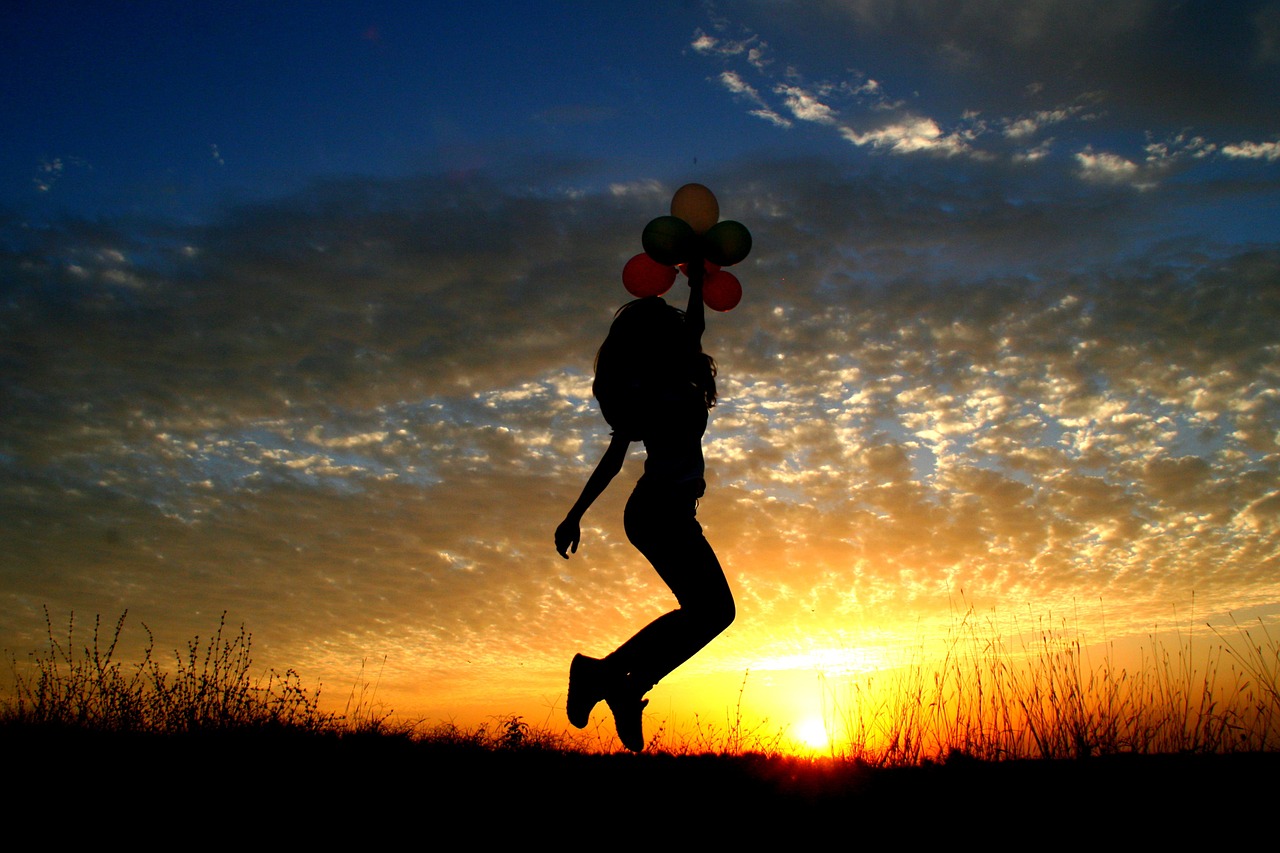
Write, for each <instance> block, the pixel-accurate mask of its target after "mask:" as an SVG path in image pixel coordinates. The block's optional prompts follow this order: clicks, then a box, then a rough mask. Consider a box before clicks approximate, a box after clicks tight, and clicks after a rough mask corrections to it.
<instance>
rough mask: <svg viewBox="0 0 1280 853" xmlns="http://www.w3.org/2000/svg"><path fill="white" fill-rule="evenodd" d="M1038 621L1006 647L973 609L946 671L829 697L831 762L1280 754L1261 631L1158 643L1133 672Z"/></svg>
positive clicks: (1273, 688)
mask: <svg viewBox="0 0 1280 853" xmlns="http://www.w3.org/2000/svg"><path fill="white" fill-rule="evenodd" d="M1033 621H1036V622H1037V624H1036V627H1035V629H1034V630H1031V631H1028V632H1023V631H1021V630H1019V629H1017V627H1016V625H1015V633H1016V635H1017V639H1016V642H1015V641H1012V640H1010V639H1006V637H1005V634H1004V633H1003V632H1002V631H1001V629H1000V628H999V627H998V626H997V625H996V623H995V620H994V618H988V619H985V620H981V619H978V618H977V616H976V614H975V612H974V610H973V609H969V610H968V611H967V612H966V613H964V615H963V616H962V617H960V619H959V621H958V622H957V623H956V624H955V625H953V627H952V628H951V629H950V633H949V637H948V639H947V642H946V644H945V652H944V654H943V655H942V656H941V659H940V660H939V659H937V658H935V659H934V661H929V660H924V659H918V660H915V661H913V662H911V663H909V664H908V665H906V666H903V667H900V668H897V669H896V670H893V671H891V672H888V673H884V674H873V675H869V676H865V677H863V678H861V679H859V680H856V681H852V682H848V683H845V684H843V685H840V686H837V687H831V688H829V689H827V690H826V691H825V694H824V699H825V700H826V701H827V703H828V707H827V709H826V717H827V721H828V726H829V727H831V728H837V729H839V730H840V731H841V732H842V734H843V743H841V744H837V745H835V746H833V753H834V754H838V755H839V756H841V757H845V758H851V759H854V760H857V761H860V762H865V763H868V764H871V765H874V766H903V765H914V764H919V763H921V762H924V761H936V760H941V759H945V758H946V757H947V756H950V755H955V754H963V755H966V756H970V757H973V758H979V759H983V760H989V761H998V760H1009V759H1035V758H1049V759H1052V758H1087V757H1090V756H1102V755H1117V754H1142V755H1149V754H1156V753H1178V754H1187V753H1196V754H1220V753H1236V752H1262V751H1275V750H1277V749H1278V748H1280V644H1278V643H1277V641H1276V639H1275V638H1274V637H1273V636H1272V634H1271V633H1270V631H1269V630H1268V628H1267V626H1266V624H1265V623H1263V622H1261V620H1259V622H1258V624H1257V625H1256V626H1253V627H1245V626H1241V625H1238V624H1235V623H1234V621H1233V633H1223V632H1222V631H1221V630H1219V629H1217V628H1213V627H1212V626H1206V627H1208V628H1209V630H1210V631H1211V633H1212V636H1213V637H1214V641H1213V642H1206V641H1203V640H1202V641H1201V642H1199V643H1197V642H1195V641H1194V632H1193V631H1192V630H1191V629H1190V627H1188V628H1187V629H1183V628H1181V627H1177V626H1175V628H1174V634H1173V638H1172V641H1171V642H1170V641H1167V640H1166V639H1165V638H1162V637H1160V636H1159V635H1157V634H1155V633H1152V634H1150V635H1149V636H1148V638H1147V642H1146V644H1145V645H1144V646H1143V648H1142V654H1141V658H1140V660H1139V663H1138V664H1137V666H1136V667H1134V668H1132V669H1129V668H1125V667H1120V666H1118V665H1117V664H1116V663H1115V662H1114V660H1113V652H1114V644H1112V643H1109V642H1104V648H1105V651H1104V653H1103V656H1102V659H1101V660H1099V661H1094V660H1092V659H1091V655H1090V653H1089V650H1088V648H1087V647H1086V645H1085V643H1084V642H1083V640H1082V639H1081V634H1080V633H1079V632H1078V631H1074V632H1073V631H1071V630H1069V629H1068V628H1067V626H1066V624H1065V623H1063V622H1059V623H1058V624H1056V625H1054V624H1051V623H1050V622H1049V620H1044V619H1041V620H1033Z"/></svg>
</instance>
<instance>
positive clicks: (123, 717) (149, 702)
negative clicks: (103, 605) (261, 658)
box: [3, 609, 372, 734]
mask: <svg viewBox="0 0 1280 853" xmlns="http://www.w3.org/2000/svg"><path fill="white" fill-rule="evenodd" d="M126 615H127V612H126V613H122V614H121V615H120V618H119V619H118V620H116V623H115V627H114V629H110V630H108V629H105V628H104V626H103V624H102V622H101V619H100V618H95V619H94V624H93V635H92V637H91V638H90V639H89V640H88V641H86V642H83V643H81V642H80V641H78V640H77V638H76V630H75V629H76V626H75V616H74V614H73V615H72V616H71V618H70V619H69V620H68V626H67V632H66V637H65V639H63V638H62V637H60V636H57V635H55V632H54V628H53V622H52V620H51V619H50V617H49V611H48V610H47V609H46V610H45V626H46V631H47V636H48V645H47V646H46V647H45V648H44V649H43V650H41V651H39V652H32V653H31V654H29V655H28V656H27V659H26V661H19V660H18V659H16V658H11V664H12V668H13V682H14V690H13V697H12V698H11V699H10V700H9V701H8V702H7V703H6V707H5V708H4V713H3V719H4V721H6V722H7V723H9V724H20V725H37V726H45V727H66V728H75V729H80V730H89V731H99V732H115V733H130V732H146V733H155V734H178V733H192V732H209V731H227V730H266V729H269V730H295V731H305V732H321V731H332V730H334V729H335V728H338V727H341V725H342V724H343V723H344V722H345V719H344V718H343V717H341V716H339V715H335V714H332V713H325V712H322V711H321V710H320V708H319V700H320V692H319V689H318V688H317V689H315V690H310V689H308V688H306V687H304V686H303V684H302V681H301V679H300V678H299V676H298V673H297V672H295V671H294V670H292V669H289V670H285V671H284V672H277V671H275V670H269V671H267V672H266V673H264V674H261V675H258V676H255V675H254V674H253V672H252V656H251V646H252V638H251V636H250V635H248V634H246V633H245V630H244V628H243V626H242V627H241V628H240V629H239V630H238V631H235V632H232V631H228V630H227V625H226V614H225V613H224V614H223V615H222V619H221V620H220V621H219V623H218V628H217V630H216V631H215V632H214V633H213V635H212V636H211V637H210V638H209V639H208V640H207V641H205V642H202V641H201V640H200V638H199V637H198V636H197V637H195V638H193V639H192V640H190V641H189V642H188V643H187V646H186V649H185V650H183V651H175V652H174V654H173V659H172V660H171V661H169V662H168V663H169V664H170V666H166V665H164V664H162V662H161V660H160V659H159V658H157V656H156V655H155V645H154V638H153V636H152V634H151V631H150V629H148V628H146V626H145V625H144V626H143V629H144V630H146V632H147V644H146V647H145V649H144V651H143V655H142V660H141V661H139V662H137V663H133V664H130V665H128V666H126V665H125V664H124V663H123V662H121V661H119V660H118V659H117V657H116V651H117V647H118V645H119V643H120V636H121V632H122V631H123V629H124V622H125V616H126ZM358 719H360V720H361V721H364V720H365V718H364V716H363V714H361V715H360V716H359V717H358ZM371 719H372V718H371Z"/></svg>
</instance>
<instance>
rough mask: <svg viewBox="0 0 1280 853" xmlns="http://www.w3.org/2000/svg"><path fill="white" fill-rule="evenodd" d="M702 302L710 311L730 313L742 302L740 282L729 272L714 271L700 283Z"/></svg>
mask: <svg viewBox="0 0 1280 853" xmlns="http://www.w3.org/2000/svg"><path fill="white" fill-rule="evenodd" d="M702 301H703V302H705V303H706V304H707V307H708V308H710V309H711V310H712V311H732V310H733V309H734V307H736V306H737V304H738V303H739V302H741V301H742V282H740V281H738V277H737V276H736V275H734V274H733V273H731V272H725V271H724V270H716V271H715V272H713V273H712V274H711V275H709V276H707V280H706V281H704V282H703V283H702Z"/></svg>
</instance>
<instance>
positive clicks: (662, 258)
mask: <svg viewBox="0 0 1280 853" xmlns="http://www.w3.org/2000/svg"><path fill="white" fill-rule="evenodd" d="M696 239H697V238H696V236H695V235H694V233H693V228H691V227H690V226H689V223H688V222H685V221H684V220H683V219H680V218H679V217H677V216H659V217H658V218H657V219H655V220H653V221H652V222H650V223H649V224H648V225H646V226H645V227H644V233H643V234H641V235H640V245H642V246H644V250H645V253H646V254H648V255H649V257H651V258H653V259H654V260H655V261H657V262H658V263H660V264H666V265H667V266H675V265H676V264H682V263H684V262H685V261H687V260H689V258H691V257H692V256H693V250H694V248H695V246H696V245H697V243H696Z"/></svg>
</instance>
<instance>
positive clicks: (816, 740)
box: [796, 717, 829, 749]
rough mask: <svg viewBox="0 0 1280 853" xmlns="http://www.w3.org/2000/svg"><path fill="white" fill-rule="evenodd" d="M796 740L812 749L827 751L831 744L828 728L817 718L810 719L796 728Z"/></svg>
mask: <svg viewBox="0 0 1280 853" xmlns="http://www.w3.org/2000/svg"><path fill="white" fill-rule="evenodd" d="M796 738H797V739H798V740H799V741H800V742H801V743H803V744H804V745H805V746H807V747H809V748H810V749H826V748H827V744H828V742H829V740H828V738H827V727H826V725H825V724H824V723H823V722H822V720H820V719H818V718H817V717H810V718H809V719H807V720H805V721H804V722H802V723H800V725H798V726H796Z"/></svg>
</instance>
